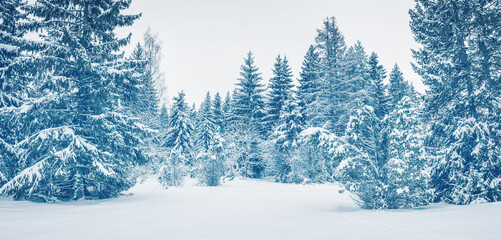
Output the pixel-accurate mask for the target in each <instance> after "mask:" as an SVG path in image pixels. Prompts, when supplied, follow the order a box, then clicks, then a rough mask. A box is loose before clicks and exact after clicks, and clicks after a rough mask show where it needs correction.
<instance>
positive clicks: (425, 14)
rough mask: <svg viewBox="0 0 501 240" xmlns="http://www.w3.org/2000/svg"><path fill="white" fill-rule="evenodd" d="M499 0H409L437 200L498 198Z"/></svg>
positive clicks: (500, 159) (500, 195)
mask: <svg viewBox="0 0 501 240" xmlns="http://www.w3.org/2000/svg"><path fill="white" fill-rule="evenodd" d="M500 15H501V5H500V4H499V1H497V0H486V1H484V0H472V1H446V0H439V1H425V0H416V6H415V8H414V9H413V10H411V11H410V16H411V22H410V27H411V30H412V31H413V33H414V36H415V39H416V41H417V42H418V43H419V44H420V45H421V47H420V48H419V49H417V50H414V58H415V60H416V65H415V66H414V67H415V70H416V72H417V73H418V74H419V75H421V77H422V78H423V80H424V83H425V84H426V85H427V86H428V88H429V90H428V91H427V93H426V96H425V100H426V109H425V113H426V121H427V122H429V123H430V126H431V131H432V134H431V135H430V137H429V138H428V139H427V145H428V146H429V148H430V149H433V150H434V151H433V153H434V155H435V157H434V163H433V169H434V171H433V174H432V185H433V187H434V188H435V190H436V199H435V200H437V201H440V200H444V201H446V202H449V203H454V204H469V203H472V202H484V201H489V202H490V201H499V200H500V199H501V191H500V184H499V179H500V177H501V157H500V156H501V155H500V154H499V153H500V150H499V149H500V145H501V144H500V138H499V136H500V134H499V133H500V132H501V130H500V125H499V122H500V119H501V118H500V112H501V110H500V109H501V107H500V106H501V104H500V101H501V99H500V96H501V87H500V82H499V79H501V75H500V74H501V71H500V66H501V64H500V63H501V58H500V57H499V56H500V55H501V45H500V41H499V39H501V25H500V24H499V19H500Z"/></svg>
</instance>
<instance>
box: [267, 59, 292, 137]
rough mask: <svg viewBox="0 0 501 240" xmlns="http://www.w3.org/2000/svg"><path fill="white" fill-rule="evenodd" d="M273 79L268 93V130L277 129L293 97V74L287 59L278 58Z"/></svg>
mask: <svg viewBox="0 0 501 240" xmlns="http://www.w3.org/2000/svg"><path fill="white" fill-rule="evenodd" d="M273 75H274V76H273V77H272V78H271V79H270V85H269V87H268V88H269V92H268V111H267V116H266V120H267V122H268V129H273V128H275V127H276V125H277V122H278V121H279V119H280V112H281V111H282V108H283V107H284V106H285V102H287V101H289V100H290V99H291V97H292V88H293V87H294V85H293V84H292V72H291V68H290V67H289V62H288V60H287V57H283V58H282V57H281V56H280V55H278V56H277V58H276V62H275V64H274V68H273Z"/></svg>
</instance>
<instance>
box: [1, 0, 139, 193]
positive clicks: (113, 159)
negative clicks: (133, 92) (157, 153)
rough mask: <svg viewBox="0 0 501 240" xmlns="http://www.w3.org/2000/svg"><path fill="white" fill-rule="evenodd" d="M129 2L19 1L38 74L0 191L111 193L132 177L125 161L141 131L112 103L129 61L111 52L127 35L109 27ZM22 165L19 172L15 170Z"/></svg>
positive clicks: (124, 21) (134, 158)
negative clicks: (34, 36)
mask: <svg viewBox="0 0 501 240" xmlns="http://www.w3.org/2000/svg"><path fill="white" fill-rule="evenodd" d="M129 5H130V2H123V1H121V2H117V1H111V0H99V1H93V2H85V3H84V2H75V1H55V0H54V1H39V2H37V3H36V4H34V5H30V6H29V7H27V8H26V9H27V12H28V13H29V14H30V15H33V16H34V21H33V22H31V23H30V27H31V28H34V29H35V30H37V32H38V33H39V37H40V38H41V39H42V40H43V43H44V44H43V45H44V46H43V49H41V50H40V51H37V52H36V56H37V58H36V59H35V61H36V64H37V69H36V70H37V76H39V78H38V79H37V80H38V81H36V82H33V86H34V87H35V88H37V89H35V90H34V91H33V92H32V94H31V96H30V97H32V98H34V99H37V100H36V101H35V103H36V104H33V105H31V107H27V108H26V109H25V115H24V116H25V119H24V120H25V124H24V126H26V129H25V131H26V134H27V135H29V136H28V137H26V138H25V139H24V140H23V141H21V142H19V143H18V144H16V148H17V150H18V152H22V153H23V154H21V155H19V161H18V170H19V171H18V174H17V175H16V176H15V177H14V178H12V180H10V181H9V182H8V183H7V184H5V185H4V186H3V187H2V188H1V189H0V194H3V195H10V196H14V198H15V199H26V200H32V201H53V200H76V199H80V198H87V199H95V198H108V197H113V196H117V195H118V194H119V193H120V192H121V191H123V190H126V189H127V188H129V187H130V186H131V185H132V184H133V180H132V179H130V178H129V177H128V173H129V170H130V167H131V166H133V165H135V164H139V163H141V162H144V160H145V159H144V156H143V154H142V152H141V150H140V145H141V142H142V140H141V137H142V134H143V130H142V128H141V127H140V126H138V125H137V122H136V121H135V119H134V118H131V117H130V116H128V115H124V114H122V113H121V110H120V109H119V108H117V107H116V106H117V104H116V103H117V102H118V99H119V98H120V97H121V95H120V94H121V89H119V86H122V84H121V83H122V82H123V81H124V80H125V79H127V78H128V77H129V74H130V70H129V69H128V68H127V67H128V66H130V64H129V63H128V62H127V61H125V60H124V59H123V56H122V55H121V54H118V52H119V50H120V48H121V47H123V46H125V45H126V44H128V41H129V37H126V38H117V37H116V36H115V33H114V30H115V29H116V28H117V27H122V26H129V25H131V24H132V23H133V21H134V20H136V19H137V18H138V17H139V15H123V14H122V13H121V12H122V11H123V10H125V9H127V8H128V7H129ZM21 170H22V171H21Z"/></svg>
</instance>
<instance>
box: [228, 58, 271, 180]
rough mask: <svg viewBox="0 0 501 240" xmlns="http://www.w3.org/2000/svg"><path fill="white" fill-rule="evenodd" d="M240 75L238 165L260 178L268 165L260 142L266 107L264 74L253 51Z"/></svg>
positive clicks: (235, 103)
mask: <svg viewBox="0 0 501 240" xmlns="http://www.w3.org/2000/svg"><path fill="white" fill-rule="evenodd" d="M240 76H241V77H240V78H239V79H238V81H239V82H238V83H237V87H236V89H235V93H234V94H233V104H232V105H233V106H232V108H233V116H234V121H233V122H234V125H235V127H234V128H235V129H234V131H235V132H236V134H237V135H238V136H239V137H238V139H237V141H238V142H237V145H238V146H239V149H240V150H239V152H237V154H238V155H239V156H238V157H237V158H238V168H239V169H241V170H240V171H241V173H242V174H243V175H244V176H247V177H252V178H259V177H262V176H263V173H264V168H265V166H264V159H263V156H262V153H261V150H260V146H259V145H260V143H261V142H262V139H263V138H264V132H265V125H264V117H265V116H266V112H265V110H266V109H265V99H264V97H265V96H264V85H263V84H262V83H261V81H262V78H261V73H259V69H258V68H257V67H256V66H255V65H254V57H253V56H252V53H251V52H249V53H248V54H247V57H246V58H245V59H244V64H243V65H242V66H241V71H240Z"/></svg>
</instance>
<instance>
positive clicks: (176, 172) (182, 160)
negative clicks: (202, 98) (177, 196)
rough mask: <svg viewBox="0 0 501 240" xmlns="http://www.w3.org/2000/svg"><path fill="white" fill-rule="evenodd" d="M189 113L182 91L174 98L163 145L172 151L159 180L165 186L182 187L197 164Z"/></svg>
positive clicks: (161, 170)
mask: <svg viewBox="0 0 501 240" xmlns="http://www.w3.org/2000/svg"><path fill="white" fill-rule="evenodd" d="M189 111H190V110H189V108H188V104H187V103H186V100H185V94H184V92H182V91H181V92H179V94H178V96H176V97H174V98H173V105H172V108H171V111H170V118H169V126H168V129H167V136H166V138H165V140H164V143H163V145H164V147H167V148H168V149H169V151H170V153H169V156H168V162H167V163H165V164H164V166H163V167H162V168H161V169H160V177H159V178H160V181H161V182H162V184H164V186H179V185H181V184H182V180H183V178H184V176H186V174H187V173H188V172H189V171H191V170H192V168H193V166H194V164H195V163H194V152H193V151H194V149H193V148H194V146H193V142H192V134H193V132H194V129H193V125H192V123H191V119H190V118H189Z"/></svg>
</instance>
